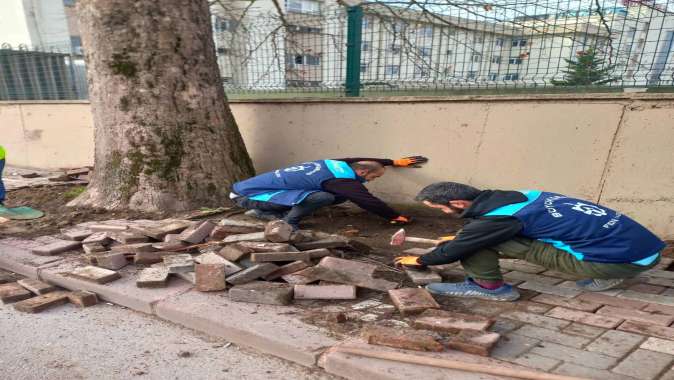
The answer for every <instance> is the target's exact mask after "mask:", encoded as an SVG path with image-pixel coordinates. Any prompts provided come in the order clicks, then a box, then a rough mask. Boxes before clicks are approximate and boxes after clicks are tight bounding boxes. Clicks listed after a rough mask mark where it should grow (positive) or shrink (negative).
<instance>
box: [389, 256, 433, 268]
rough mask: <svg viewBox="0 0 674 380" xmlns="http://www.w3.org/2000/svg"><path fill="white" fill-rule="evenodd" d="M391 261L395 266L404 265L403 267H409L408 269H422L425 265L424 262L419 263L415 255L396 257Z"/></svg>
mask: <svg viewBox="0 0 674 380" xmlns="http://www.w3.org/2000/svg"><path fill="white" fill-rule="evenodd" d="M393 263H394V264H395V266H397V267H405V268H410V269H423V268H424V267H425V265H424V264H421V263H420V262H419V257H417V256H400V257H396V258H395V259H394V260H393Z"/></svg>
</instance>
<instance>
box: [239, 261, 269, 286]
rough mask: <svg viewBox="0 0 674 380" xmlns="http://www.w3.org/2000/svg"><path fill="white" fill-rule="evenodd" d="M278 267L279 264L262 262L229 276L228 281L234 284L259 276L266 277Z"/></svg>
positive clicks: (243, 282) (255, 278)
mask: <svg viewBox="0 0 674 380" xmlns="http://www.w3.org/2000/svg"><path fill="white" fill-rule="evenodd" d="M276 269H278V265H274V264H272V263H262V264H258V265H255V266H252V267H250V268H246V269H244V270H242V271H241V272H238V273H235V274H234V275H232V276H230V277H228V278H227V282H229V283H230V284H232V285H241V284H245V283H247V282H251V281H253V280H257V279H258V278H261V277H264V276H266V275H268V274H269V273H271V272H273V271H275V270H276Z"/></svg>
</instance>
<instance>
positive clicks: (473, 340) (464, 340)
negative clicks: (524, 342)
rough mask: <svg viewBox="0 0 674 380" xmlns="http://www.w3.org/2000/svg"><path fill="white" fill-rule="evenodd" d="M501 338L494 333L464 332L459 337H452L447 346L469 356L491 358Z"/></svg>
mask: <svg viewBox="0 0 674 380" xmlns="http://www.w3.org/2000/svg"><path fill="white" fill-rule="evenodd" d="M500 337H501V335H499V334H498V333H494V332H485V331H475V330H462V331H461V332H459V333H458V334H457V335H454V336H450V337H449V338H448V339H447V341H446V344H447V347H449V348H452V349H455V350H459V351H463V352H467V353H469V354H474V355H481V356H489V352H491V349H492V348H493V347H494V346H495V345H496V343H497V342H498V340H499V338H500Z"/></svg>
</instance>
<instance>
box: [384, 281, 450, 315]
mask: <svg viewBox="0 0 674 380" xmlns="http://www.w3.org/2000/svg"><path fill="white" fill-rule="evenodd" d="M388 295H389V297H391V301H393V304H394V305H395V306H396V308H397V309H398V311H400V314H402V315H403V316H408V315H411V314H419V313H421V312H423V311H425V310H427V309H439V308H440V305H438V303H437V302H435V299H433V296H431V293H429V292H428V290H426V289H423V288H405V289H391V290H389V291H388Z"/></svg>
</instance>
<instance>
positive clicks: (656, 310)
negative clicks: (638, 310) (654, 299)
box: [643, 303, 674, 315]
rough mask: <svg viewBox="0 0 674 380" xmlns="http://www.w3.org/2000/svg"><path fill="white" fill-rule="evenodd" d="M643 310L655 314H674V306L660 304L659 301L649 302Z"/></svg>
mask: <svg viewBox="0 0 674 380" xmlns="http://www.w3.org/2000/svg"><path fill="white" fill-rule="evenodd" d="M643 311H646V312H649V313H653V314H666V315H674V306H667V305H660V304H659V303H649V304H648V305H647V306H646V307H645V308H643Z"/></svg>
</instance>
